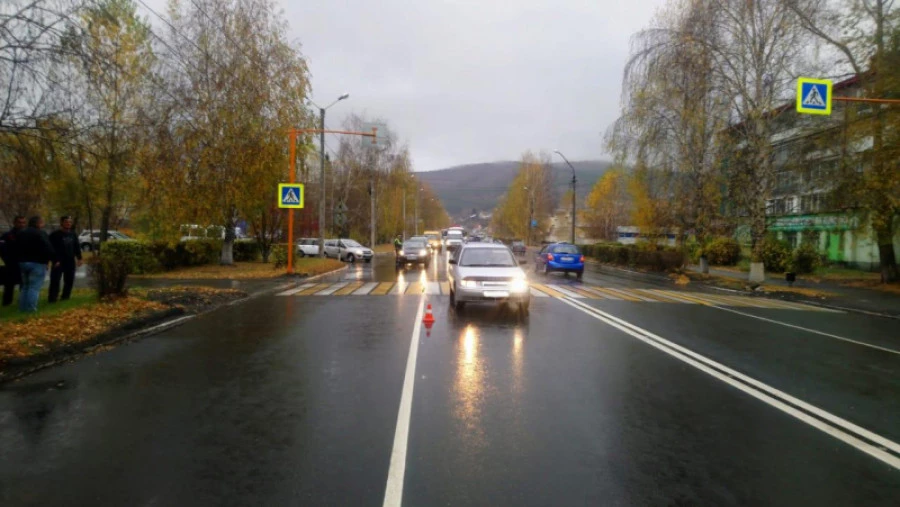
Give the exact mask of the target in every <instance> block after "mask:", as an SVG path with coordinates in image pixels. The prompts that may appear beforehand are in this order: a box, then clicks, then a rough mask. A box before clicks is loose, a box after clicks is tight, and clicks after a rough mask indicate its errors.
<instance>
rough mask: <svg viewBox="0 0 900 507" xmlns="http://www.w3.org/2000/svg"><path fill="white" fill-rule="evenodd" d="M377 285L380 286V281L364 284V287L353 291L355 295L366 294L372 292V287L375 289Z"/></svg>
mask: <svg viewBox="0 0 900 507" xmlns="http://www.w3.org/2000/svg"><path fill="white" fill-rule="evenodd" d="M375 287H378V282H369V283H367V284H365V285H363V286H362V287H360V288H359V289H357V290H355V291H353V295H354V296H366V295H368V294H369V293H370V292H372V289H374V288H375Z"/></svg>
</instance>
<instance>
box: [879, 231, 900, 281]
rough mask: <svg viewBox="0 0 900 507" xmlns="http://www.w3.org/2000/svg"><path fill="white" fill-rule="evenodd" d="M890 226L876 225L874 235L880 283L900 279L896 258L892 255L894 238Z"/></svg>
mask: <svg viewBox="0 0 900 507" xmlns="http://www.w3.org/2000/svg"><path fill="white" fill-rule="evenodd" d="M892 233H893V231H892V229H891V227H890V226H889V225H888V226H884V227H878V228H877V230H876V231H875V235H876V237H877V239H878V256H879V264H880V266H881V283H891V282H896V281H898V280H900V273H898V270H897V258H896V257H895V256H894V238H893V236H894V235H893V234H892Z"/></svg>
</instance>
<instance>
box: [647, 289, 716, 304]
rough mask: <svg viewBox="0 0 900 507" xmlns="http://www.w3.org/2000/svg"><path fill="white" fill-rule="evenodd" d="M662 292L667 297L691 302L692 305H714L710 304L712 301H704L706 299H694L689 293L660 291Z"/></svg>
mask: <svg viewBox="0 0 900 507" xmlns="http://www.w3.org/2000/svg"><path fill="white" fill-rule="evenodd" d="M660 292H662V293H663V294H666V295H667V296H672V297H675V298H678V299H683V300H687V301H690V302H692V303H696V304H701V305H703V306H712V305H713V303H712V302H710V301H706V300H704V299H700V298H696V297H694V296H693V295H690V296H689V295H687V293H684V292H675V291H672V290H666V291H660Z"/></svg>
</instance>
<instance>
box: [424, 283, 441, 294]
mask: <svg viewBox="0 0 900 507" xmlns="http://www.w3.org/2000/svg"><path fill="white" fill-rule="evenodd" d="M425 293H426V294H430V295H437V294H440V293H441V285H440V284H439V283H437V282H428V283H426V284H425Z"/></svg>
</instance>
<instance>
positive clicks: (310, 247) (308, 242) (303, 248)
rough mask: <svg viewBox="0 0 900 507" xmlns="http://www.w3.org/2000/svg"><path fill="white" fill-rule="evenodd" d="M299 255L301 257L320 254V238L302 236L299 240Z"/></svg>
mask: <svg viewBox="0 0 900 507" xmlns="http://www.w3.org/2000/svg"><path fill="white" fill-rule="evenodd" d="M297 255H298V256H299V257H306V256H310V257H316V256H318V255H319V240H318V239H316V238H300V241H297Z"/></svg>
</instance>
